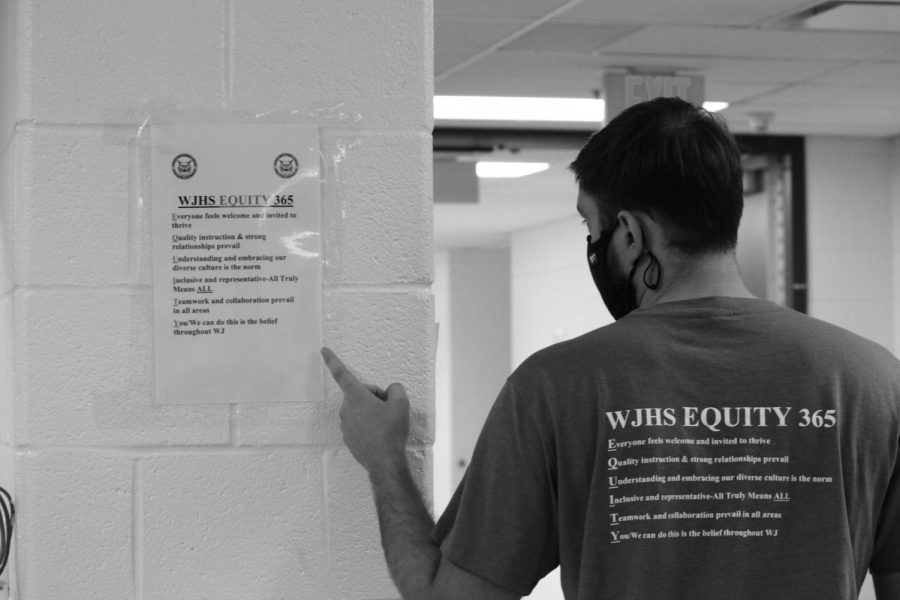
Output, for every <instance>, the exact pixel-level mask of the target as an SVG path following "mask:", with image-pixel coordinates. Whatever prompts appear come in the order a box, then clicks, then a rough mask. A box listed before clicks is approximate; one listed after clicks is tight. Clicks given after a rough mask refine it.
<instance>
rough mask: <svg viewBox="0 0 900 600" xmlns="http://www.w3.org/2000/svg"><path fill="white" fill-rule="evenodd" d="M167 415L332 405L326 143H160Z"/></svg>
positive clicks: (158, 206)
mask: <svg viewBox="0 0 900 600" xmlns="http://www.w3.org/2000/svg"><path fill="white" fill-rule="evenodd" d="M151 144H152V159H151V161H152V181H151V184H152V190H151V193H152V206H151V208H152V213H153V303H154V334H155V335H154V344H155V354H156V401H157V403H158V404H200V403H257V402H290V401H295V402H296V401H310V400H320V399H321V397H322V381H321V378H322V363H321V358H320V356H319V348H320V347H321V344H322V324H321V308H320V307H321V270H322V267H321V239H320V232H321V216H320V215H321V211H320V200H319V152H318V147H319V144H318V134H317V131H316V129H315V128H311V127H308V126H299V125H271V124H246V125H194V126H185V125H157V126H154V127H153V130H152V134H151Z"/></svg>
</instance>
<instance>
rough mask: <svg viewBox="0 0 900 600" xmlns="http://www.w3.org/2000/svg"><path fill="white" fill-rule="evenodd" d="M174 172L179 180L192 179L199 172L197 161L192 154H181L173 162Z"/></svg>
mask: <svg viewBox="0 0 900 600" xmlns="http://www.w3.org/2000/svg"><path fill="white" fill-rule="evenodd" d="M172 172H173V173H175V177H177V178H178V179H190V178H191V177H193V176H194V174H195V173H196V172H197V160H196V159H195V158H194V157H193V156H191V155H190V154H179V155H178V156H176V157H175V160H173V161H172Z"/></svg>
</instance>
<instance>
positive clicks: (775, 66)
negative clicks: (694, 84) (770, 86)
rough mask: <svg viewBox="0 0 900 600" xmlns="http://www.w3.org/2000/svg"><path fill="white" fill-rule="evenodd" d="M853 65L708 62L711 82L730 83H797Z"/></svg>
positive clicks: (787, 61)
mask: <svg viewBox="0 0 900 600" xmlns="http://www.w3.org/2000/svg"><path fill="white" fill-rule="evenodd" d="M849 64H851V63H850V61H838V60H779V59H762V60H747V59H735V58H724V59H713V58H710V59H709V65H708V66H707V67H706V68H704V69H703V73H704V74H705V75H706V77H707V79H708V80H715V81H722V82H731V83H794V82H796V81H805V80H807V79H809V78H811V77H815V76H817V75H820V74H822V73H827V72H828V71H831V70H833V69H838V68H841V67H845V66H847V65H849Z"/></svg>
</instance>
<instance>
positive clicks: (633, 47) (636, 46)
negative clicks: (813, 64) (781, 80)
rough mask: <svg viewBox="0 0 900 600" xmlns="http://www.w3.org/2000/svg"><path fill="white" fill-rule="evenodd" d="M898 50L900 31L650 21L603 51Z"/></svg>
mask: <svg viewBox="0 0 900 600" xmlns="http://www.w3.org/2000/svg"><path fill="white" fill-rule="evenodd" d="M897 49H900V36H897V35H892V34H872V33H865V34H863V33H844V32H832V31H815V32H812V31H787V30H758V29H752V30H751V29H728V28H712V27H668V26H650V27H645V28H644V29H641V30H639V31H637V32H636V33H634V34H632V35H630V36H627V37H625V38H623V39H621V40H619V41H616V42H613V43H612V44H610V45H609V46H606V47H605V48H604V49H603V52H604V53H607V54H608V53H629V54H679V55H687V56H707V57H732V58H781V59H784V58H794V59H809V60H827V59H835V60H837V59H845V60H846V59H854V60H861V59H867V58H874V57H877V56H878V55H880V54H885V53H887V52H892V51H894V50H897Z"/></svg>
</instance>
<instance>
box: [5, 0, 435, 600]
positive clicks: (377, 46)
mask: <svg viewBox="0 0 900 600" xmlns="http://www.w3.org/2000/svg"><path fill="white" fill-rule="evenodd" d="M431 21H432V18H431V2H430V1H429V0H426V1H424V2H421V1H418V0H417V1H415V2H412V1H402V2H396V1H394V0H367V1H366V2H359V1H353V0H306V1H304V2H294V1H287V0H279V1H270V2H269V1H267V2H237V1H235V0H196V1H193V2H190V3H185V2H176V1H175V0H161V1H155V2H140V1H137V0H125V1H122V0H92V1H91V2H62V1H50V2H44V1H37V0H9V1H7V2H4V3H2V4H0V25H2V29H0V31H2V32H3V36H2V42H0V43H3V44H7V48H5V50H7V51H6V52H4V53H3V57H2V59H0V60H2V65H0V69H2V71H0V83H2V84H3V85H2V88H3V90H5V91H6V92H5V93H6V95H5V96H3V97H0V101H2V106H0V119H2V121H0V134H2V138H0V140H2V143H3V145H2V156H0V169H2V170H0V193H2V197H0V219H2V226H0V485H2V486H4V487H7V488H10V487H15V491H16V497H17V508H18V510H19V520H18V523H17V536H16V537H17V540H16V546H15V550H16V555H15V561H16V563H15V567H16V568H15V575H16V577H15V578H14V582H13V585H14V590H13V591H14V593H15V594H16V598H17V600H40V599H45V598H67V599H68V600H79V599H85V600H88V599H91V600H95V599H96V598H110V599H112V598H129V599H130V598H135V599H137V600H157V599H161V598H216V599H217V600H228V599H234V600H248V599H260V600H262V599H270V598H292V599H301V598H310V599H312V598H315V599H317V600H321V599H330V598H334V599H342V600H344V599H350V598H359V599H365V598H389V597H397V596H398V594H397V592H396V590H395V589H394V587H393V585H392V584H391V582H390V580H389V578H388V576H387V570H386V568H385V566H384V560H383V558H382V554H381V548H380V544H379V540H378V528H377V523H376V520H375V514H374V508H373V506H372V502H371V495H370V491H369V485H368V480H367V478H366V476H365V474H364V472H363V470H362V469H361V468H360V467H358V466H357V465H356V464H355V463H354V461H353V460H352V457H350V455H349V453H348V452H347V451H346V450H345V449H344V447H343V445H342V441H341V437H340V430H339V426H338V416H337V407H338V403H339V399H340V394H339V391H338V389H337V387H336V386H334V385H333V384H331V382H330V381H328V382H327V383H326V386H325V389H324V390H323V392H322V394H321V395H320V396H319V397H314V398H307V399H305V400H306V401H305V402H301V403H285V404H271V405H257V404H253V405H250V404H246V405H245V404H234V405H230V406H229V405H195V406H157V405H155V404H154V379H153V378H154V376H153V373H154V370H153V353H152V347H153V346H152V344H153V340H152V332H153V328H152V296H153V295H152V288H151V279H152V277H151V275H152V265H151V252H150V248H151V240H152V237H153V232H152V231H151V227H150V212H149V211H150V207H149V206H147V205H146V203H145V202H143V201H142V200H141V199H140V198H139V197H138V194H139V190H140V189H141V186H140V181H139V178H140V177H141V173H142V172H143V167H144V163H143V162H142V161H143V160H144V157H143V156H142V154H141V152H140V151H139V145H138V144H137V143H136V135H137V132H138V128H139V126H140V125H141V123H142V119H143V117H145V116H146V115H147V114H148V111H149V112H152V111H153V110H156V109H158V108H159V107H163V108H165V110H167V111H169V112H170V113H172V114H179V115H182V116H184V115H190V114H197V115H212V114H216V115H220V116H223V117H225V118H227V117H228V116H229V115H238V114H240V115H253V114H258V113H266V112H268V111H273V112H274V113H278V114H284V115H293V116H294V117H295V118H297V119H302V120H303V121H304V122H307V123H310V122H311V123H315V124H317V125H318V126H319V128H320V138H321V147H320V151H321V160H322V162H321V173H322V204H323V215H322V216H323V246H324V284H323V288H324V289H323V294H324V296H323V324H324V337H325V343H326V344H327V345H329V346H331V347H333V348H335V349H336V350H337V351H338V352H339V353H340V354H341V355H342V356H343V357H344V358H345V359H346V360H347V361H348V362H349V364H351V365H353V366H354V367H355V368H356V370H357V371H358V373H359V374H360V375H361V376H363V377H367V378H377V380H378V382H379V383H380V384H382V385H386V384H387V383H389V382H390V381H392V380H395V379H396V380H402V381H403V382H404V383H406V384H407V389H408V391H409V392H410V395H411V398H412V399H413V403H414V410H415V419H414V427H413V429H414V431H413V440H412V444H411V448H410V453H411V456H412V457H413V460H414V463H415V465H416V470H417V473H418V475H419V477H421V478H422V481H423V482H428V481H430V477H428V472H429V470H430V443H431V440H432V420H433V419H432V415H433V390H432V388H433V370H434V366H433V355H434V352H433V346H434V341H433V334H432V331H433V329H432V323H433V315H432V301H431V294H430V290H429V285H430V282H431V277H432V264H431V263H432V243H431V203H430V195H431V138H430V131H431V96H432V88H433V77H432V25H431ZM13 470H14V471H15V475H14V481H12V477H13V475H12V472H13ZM425 485H428V484H425Z"/></svg>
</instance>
